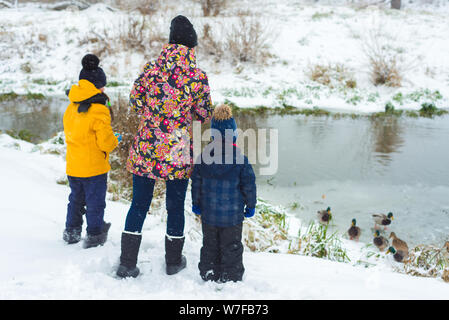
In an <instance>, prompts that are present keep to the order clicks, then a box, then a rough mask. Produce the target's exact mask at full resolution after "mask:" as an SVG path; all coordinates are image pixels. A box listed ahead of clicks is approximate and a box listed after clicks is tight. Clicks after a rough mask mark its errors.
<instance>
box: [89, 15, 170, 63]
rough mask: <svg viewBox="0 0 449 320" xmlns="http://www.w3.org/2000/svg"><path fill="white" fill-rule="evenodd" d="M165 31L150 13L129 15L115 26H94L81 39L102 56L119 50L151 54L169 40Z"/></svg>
mask: <svg viewBox="0 0 449 320" xmlns="http://www.w3.org/2000/svg"><path fill="white" fill-rule="evenodd" d="M163 35H165V32H161V31H160V30H159V25H158V23H157V21H155V19H153V18H152V16H150V15H127V16H126V17H123V18H121V19H120V21H119V22H118V24H117V25H116V26H114V27H112V28H111V27H103V28H102V29H99V30H98V31H97V28H92V29H91V30H90V31H89V32H88V35H87V36H86V37H85V38H84V39H82V40H81V41H80V45H86V44H87V45H90V46H91V47H92V49H91V51H92V52H93V53H94V54H96V55H98V56H99V57H100V58H102V57H104V56H105V55H111V54H114V53H117V52H121V51H126V50H130V51H133V52H141V53H144V54H146V55H148V56H149V55H151V54H152V52H151V50H152V48H157V49H160V47H161V46H162V45H163V43H165V42H166V41H167V39H166V38H165V37H164V36H163Z"/></svg>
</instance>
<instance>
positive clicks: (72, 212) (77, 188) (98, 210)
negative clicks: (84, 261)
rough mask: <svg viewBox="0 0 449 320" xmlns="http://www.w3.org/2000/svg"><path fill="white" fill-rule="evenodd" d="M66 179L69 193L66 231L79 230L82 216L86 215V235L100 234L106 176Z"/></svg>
mask: <svg viewBox="0 0 449 320" xmlns="http://www.w3.org/2000/svg"><path fill="white" fill-rule="evenodd" d="M68 179H69V185H70V189H71V193H70V196H69V204H68V206H67V218H66V229H68V230H70V229H81V228H82V225H83V214H84V213H86V221H87V233H88V234H91V235H98V234H100V233H101V232H102V229H103V224H104V220H103V218H104V209H105V208H106V190H107V180H108V174H107V173H105V174H101V175H98V176H94V177H88V178H78V177H71V176H68ZM85 206H86V207H87V209H85V208H84V207H85Z"/></svg>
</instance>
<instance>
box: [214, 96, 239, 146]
mask: <svg viewBox="0 0 449 320" xmlns="http://www.w3.org/2000/svg"><path fill="white" fill-rule="evenodd" d="M211 129H216V130H218V131H219V132H220V134H221V139H223V140H224V139H225V133H226V130H227V129H230V130H232V131H233V141H234V142H235V141H236V139H237V123H236V122H235V120H234V118H233V117H232V110H231V108H230V107H229V106H228V105H226V104H222V105H219V106H217V107H216V108H215V109H214V114H213V116H212V121H211ZM212 136H214V133H213V132H212Z"/></svg>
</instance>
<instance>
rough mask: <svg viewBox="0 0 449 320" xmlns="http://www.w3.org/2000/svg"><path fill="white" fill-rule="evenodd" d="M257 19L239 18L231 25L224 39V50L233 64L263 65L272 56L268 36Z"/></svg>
mask: <svg viewBox="0 0 449 320" xmlns="http://www.w3.org/2000/svg"><path fill="white" fill-rule="evenodd" d="M266 30H269V28H266V27H265V26H264V25H263V24H262V23H261V21H260V20H259V19H257V18H255V17H245V16H240V17H239V18H238V20H237V22H236V23H234V24H233V25H231V27H230V28H229V31H228V33H227V35H226V39H225V48H226V50H227V51H228V52H229V53H230V54H231V59H232V61H233V62H234V63H239V62H252V63H258V64H264V63H265V62H266V61H267V60H268V59H269V58H270V57H272V54H271V53H270V51H269V45H268V44H269V41H270V34H268V33H267V32H266Z"/></svg>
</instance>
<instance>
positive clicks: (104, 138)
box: [92, 106, 118, 153]
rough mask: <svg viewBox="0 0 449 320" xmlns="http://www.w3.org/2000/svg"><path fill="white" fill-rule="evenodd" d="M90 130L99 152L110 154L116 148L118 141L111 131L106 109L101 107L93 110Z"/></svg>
mask: <svg viewBox="0 0 449 320" xmlns="http://www.w3.org/2000/svg"><path fill="white" fill-rule="evenodd" d="M92 129H93V130H94V131H95V136H96V139H97V145H98V148H100V150H101V151H104V152H107V153H110V152H112V150H114V149H115V148H116V147H117V145H118V140H117V137H116V136H115V135H114V132H113V131H112V127H111V115H110V113H109V110H108V108H107V107H105V106H101V107H100V108H98V109H96V110H95V112H94V120H93V126H92Z"/></svg>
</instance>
